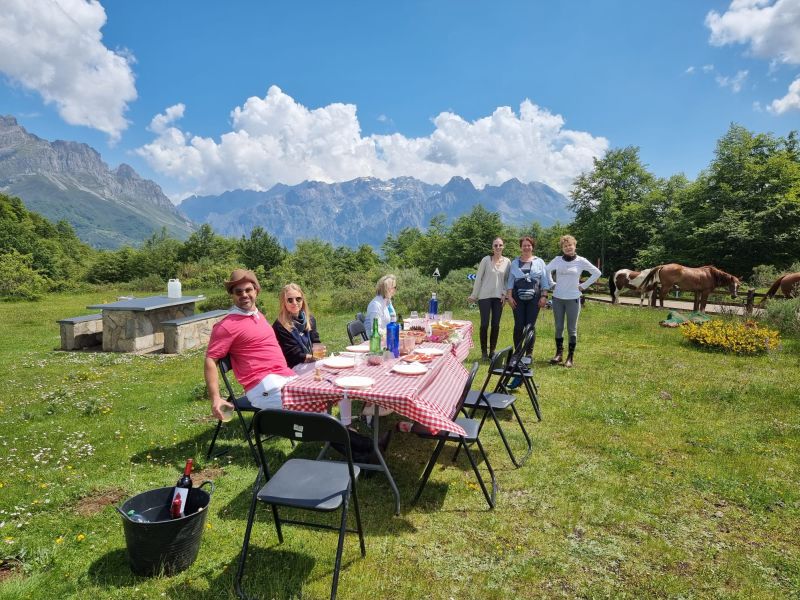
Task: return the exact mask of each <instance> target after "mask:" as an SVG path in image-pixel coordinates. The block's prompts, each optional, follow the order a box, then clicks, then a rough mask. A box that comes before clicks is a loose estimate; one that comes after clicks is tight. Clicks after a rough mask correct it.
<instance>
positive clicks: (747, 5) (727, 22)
mask: <svg viewBox="0 0 800 600" xmlns="http://www.w3.org/2000/svg"><path fill="white" fill-rule="evenodd" d="M706 26H707V27H708V28H709V29H710V30H711V43H712V44H713V45H715V46H724V45H727V44H749V47H750V51H751V52H752V53H753V55H755V56H758V57H760V58H765V59H771V58H775V59H777V60H779V61H781V62H783V63H789V64H800V33H799V32H800V0H777V1H776V2H773V1H772V0H733V2H731V5H730V7H729V8H728V10H727V11H725V12H724V13H722V14H720V13H718V12H716V11H713V10H712V11H711V12H709V13H708V14H707V15H706Z"/></svg>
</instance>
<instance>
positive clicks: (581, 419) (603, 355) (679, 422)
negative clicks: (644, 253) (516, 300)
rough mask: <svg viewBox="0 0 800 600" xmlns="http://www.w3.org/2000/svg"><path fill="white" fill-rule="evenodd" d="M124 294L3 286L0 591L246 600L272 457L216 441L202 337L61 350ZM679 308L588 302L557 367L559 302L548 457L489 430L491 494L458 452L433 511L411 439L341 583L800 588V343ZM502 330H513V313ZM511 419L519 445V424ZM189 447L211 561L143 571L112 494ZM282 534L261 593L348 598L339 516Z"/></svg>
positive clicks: (371, 487) (364, 490)
mask: <svg viewBox="0 0 800 600" xmlns="http://www.w3.org/2000/svg"><path fill="white" fill-rule="evenodd" d="M116 295H117V294H116V293H115V292H114V291H109V292H107V293H105V294H101V293H94V294H85V295H78V296H58V295H55V296H49V297H47V298H46V299H45V300H43V301H41V302H39V303H2V304H0V323H2V327H0V359H1V363H0V364H2V367H0V369H2V372H1V373H0V382H1V383H0V386H2V387H1V388H0V389H2V394H0V412H1V413H2V419H0V542H2V544H1V545H0V548H1V550H0V558H2V559H3V563H2V566H0V598H3V599H12V598H13V599H17V598H31V599H34V600H43V599H51V598H52V599H55V598H59V599H62V598H93V599H95V600H101V599H102V600H104V599H116V598H152V599H160V598H176V599H177V598H196V599H218V598H233V597H235V595H234V593H233V589H232V582H233V575H234V572H235V570H236V564H237V560H238V554H239V549H240V547H241V542H242V536H243V533H244V526H245V522H246V513H247V507H248V502H249V495H250V491H251V486H252V483H253V480H254V478H255V473H256V471H255V468H254V465H253V463H252V458H251V457H250V455H249V452H248V451H247V448H246V446H245V445H244V443H243V442H241V441H239V438H238V437H237V435H236V433H237V432H236V430H235V429H234V428H233V427H228V428H227V434H228V436H227V438H226V439H225V440H223V442H222V445H223V446H228V447H230V449H231V451H230V452H229V453H228V454H226V455H225V456H224V457H222V458H221V459H219V460H217V461H205V459H204V456H205V449H206V447H207V445H208V442H209V440H210V436H211V432H212V425H213V423H212V421H211V420H210V418H209V407H208V402H207V400H205V398H204V389H203V382H202V366H201V365H202V359H203V354H202V352H196V353H192V354H188V355H183V356H163V355H152V356H131V355H117V354H103V353H90V352H76V353H63V352H59V351H54V348H56V347H57V346H58V344H59V336H58V326H57V325H56V323H55V320H56V319H58V318H61V317H66V316H73V315H77V314H84V313H86V312H89V311H87V310H85V309H84V307H85V306H86V305H87V304H91V303H95V302H99V301H104V300H111V299H114V297H115V296H116ZM268 312H269V315H270V316H274V314H275V311H274V306H269V305H268ZM665 315H666V311H663V310H649V309H643V310H640V309H638V308H635V307H616V306H615V307H612V306H609V305H604V304H596V303H590V304H589V305H588V306H587V307H586V309H585V310H584V312H583V313H582V315H581V326H580V335H581V338H580V342H579V346H578V352H577V354H576V367H575V368H574V369H572V370H567V369H564V368H562V367H550V366H549V365H547V364H546V363H547V359H548V358H549V357H550V356H551V355H552V351H553V343H552V337H553V325H552V315H551V314H550V313H549V312H548V311H545V312H543V313H542V314H541V316H540V320H539V326H538V336H539V337H538V342H537V346H536V352H535V358H536V369H537V371H536V380H537V382H538V384H539V388H540V390H541V405H542V411H543V416H544V420H543V421H542V422H541V423H536V421H535V418H534V415H533V410H532V408H531V406H530V402H529V401H528V400H527V397H525V396H524V394H523V395H521V396H520V400H519V403H518V404H519V406H520V408H521V409H522V415H523V418H524V419H525V422H526V424H527V425H528V426H529V430H530V431H531V433H532V437H533V441H534V453H533V455H532V456H531V458H530V460H529V461H528V462H527V463H526V464H525V465H524V466H523V467H522V468H520V469H515V468H513V466H512V465H511V462H510V460H509V458H508V456H507V454H506V453H505V450H504V449H503V447H502V444H501V443H500V440H499V436H498V435H497V433H496V431H495V430H494V428H493V426H488V427H487V428H486V429H485V431H484V433H483V434H482V439H483V440H484V443H485V444H486V446H487V450H488V452H489V456H490V458H491V460H492V463H493V465H494V467H495V469H496V471H497V476H498V482H499V487H500V489H499V494H498V507H497V509H496V510H494V511H489V510H487V507H486V504H485V501H484V499H483V496H482V494H481V492H480V490H479V489H478V488H477V485H476V484H475V482H474V478H473V475H472V472H471V470H470V469H469V466H468V463H467V462H466V459H465V458H464V457H463V456H462V457H460V458H459V461H458V462H457V463H455V464H453V463H451V462H450V460H449V457H450V454H449V453H446V454H443V457H442V459H440V464H439V466H438V467H437V468H436V469H435V470H434V473H433V475H432V477H431V481H430V483H429V484H428V488H427V489H426V491H425V493H424V494H423V497H422V500H421V501H420V503H419V504H418V505H416V506H412V505H411V504H410V500H411V497H412V496H413V494H414V492H415V490H416V482H417V478H418V477H419V475H420V473H421V470H422V468H423V466H424V464H425V460H426V459H427V456H428V453H429V452H430V450H431V443H430V442H424V441H422V440H418V439H416V438H413V437H411V436H408V435H403V434H399V433H398V434H396V435H395V436H394V440H393V442H392V444H391V446H390V448H389V452H388V455H387V460H388V462H389V465H390V467H391V468H392V470H393V473H394V475H395V477H396V480H397V483H398V485H399V487H400V491H401V497H402V502H403V505H402V513H401V515H400V516H399V517H396V516H394V514H393V498H392V495H391V492H390V490H389V487H388V485H387V484H386V482H385V480H384V479H382V478H381V477H380V476H377V477H372V478H369V479H365V480H362V481H361V482H360V483H359V490H360V498H361V500H362V511H363V520H364V524H365V528H366V536H367V537H366V544H367V557H366V558H365V559H362V558H361V557H360V554H359V552H358V543H357V539H356V537H355V536H348V539H347V541H346V543H345V552H344V558H343V570H342V575H341V580H340V584H339V597H340V598H354V599H355V598H357V599H362V600H363V599H365V598H430V599H443V600H445V599H449V598H489V599H493V598H497V599H500V598H514V597H516V598H539V597H541V598H553V597H565V598H573V597H581V598H600V597H613V598H786V597H800V546H799V545H798V543H797V540H798V539H800V461H798V458H797V457H798V450H800V377H798V373H799V372H800V370H799V369H798V367H800V342H798V341H797V340H784V342H783V346H782V348H781V350H780V351H778V352H775V353H773V354H771V355H768V356H761V357H756V358H744V357H736V356H730V355H725V354H719V353H709V352H703V351H700V350H697V349H695V348H693V347H691V346H689V345H687V344H686V343H685V342H684V341H683V340H682V338H681V334H680V332H679V331H677V330H670V329H663V328H660V327H658V321H659V320H660V319H662V318H663V317H664V316H665ZM477 316H478V315H477V313H476V312H467V311H463V312H457V313H456V317H462V318H471V319H473V320H477ZM349 318H351V316H350V315H349V314H347V315H343V314H336V315H332V314H324V313H322V314H319V315H318V319H319V325H320V330H321V335H322V338H323V341H325V342H326V343H327V344H328V347H329V349H334V350H336V349H341V348H342V347H343V346H344V345H345V343H346V340H345V337H346V336H345V327H344V324H345V322H346V321H347V320H348V319H349ZM476 325H477V323H476ZM502 326H503V330H502V336H501V342H503V343H509V342H510V336H511V328H512V319H511V314H510V312H508V311H507V313H506V314H505V315H504V319H503V325H502ZM476 343H477V332H476ZM478 355H479V351H478V350H477V349H474V350H473V353H472V356H471V359H474V358H477V356H478ZM484 375H485V365H484V366H482V369H481V372H480V373H479V378H482V377H483V376H484ZM506 431H507V432H508V433H509V434H510V436H511V438H512V442H513V443H515V444H516V447H517V448H520V449H521V447H522V446H521V445H522V437H521V435H518V434H517V431H516V430H515V427H514V425H513V423H511V422H510V421H509V422H507V424H506ZM277 449H279V450H281V451H283V452H285V453H289V452H292V449H291V447H290V446H289V445H288V443H283V442H280V443H277ZM296 452H298V453H299V454H303V455H311V454H313V451H312V450H311V449H308V448H306V449H302V448H301V449H299V450H296ZM190 456H191V457H194V458H195V461H196V467H197V469H198V472H196V473H195V474H194V480H195V483H196V484H197V483H200V482H202V481H203V480H204V479H213V480H214V482H215V485H216V491H215V493H214V495H213V498H212V502H211V506H210V514H209V515H208V526H207V529H206V531H205V532H204V535H203V542H202V546H201V549H200V554H199V556H198V559H197V561H196V563H195V564H194V565H193V566H192V567H191V568H190V569H189V570H187V571H185V572H183V573H181V574H178V575H175V576H173V577H169V578H167V577H156V578H138V577H134V576H133V575H132V574H131V572H130V570H129V569H128V566H127V562H126V558H125V541H124V537H123V532H122V525H121V520H120V517H119V516H118V514H117V513H116V511H115V510H114V509H113V506H112V504H114V503H117V504H119V503H121V501H123V500H124V499H126V498H128V497H130V496H132V495H134V494H136V493H138V492H141V491H144V490H147V489H151V488H155V487H162V486H166V485H171V484H173V483H174V481H175V480H176V479H177V477H178V475H179V470H180V468H181V466H182V465H183V462H184V461H185V459H186V458H187V457H190ZM284 535H285V537H286V541H285V543H284V544H283V545H278V544H277V537H276V535H275V531H274V527H273V526H272V521H271V517H270V516H269V514H268V511H266V510H265V511H262V512H261V513H260V517H259V519H258V520H257V523H256V526H255V529H254V537H253V541H252V545H251V548H252V554H251V556H250V558H249V560H248V569H249V576H248V577H247V578H246V582H245V587H246V589H247V590H248V591H249V592H250V593H251V594H253V595H256V596H258V597H260V598H290V597H302V598H326V597H328V594H329V590H330V581H331V572H332V566H333V558H334V553H335V543H336V534H335V533H332V532H322V531H315V530H310V529H305V528H297V527H292V526H287V527H286V528H285V529H284Z"/></svg>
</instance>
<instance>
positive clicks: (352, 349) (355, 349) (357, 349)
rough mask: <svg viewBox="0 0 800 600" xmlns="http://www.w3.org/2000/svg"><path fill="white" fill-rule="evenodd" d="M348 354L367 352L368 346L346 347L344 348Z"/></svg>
mask: <svg viewBox="0 0 800 600" xmlns="http://www.w3.org/2000/svg"><path fill="white" fill-rule="evenodd" d="M345 350H347V351H348V352H369V344H358V345H357V346H348V347H347V348H345Z"/></svg>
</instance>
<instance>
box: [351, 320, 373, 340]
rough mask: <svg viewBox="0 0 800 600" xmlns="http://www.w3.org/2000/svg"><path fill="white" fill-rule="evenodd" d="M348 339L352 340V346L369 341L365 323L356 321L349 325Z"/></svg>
mask: <svg viewBox="0 0 800 600" xmlns="http://www.w3.org/2000/svg"><path fill="white" fill-rule="evenodd" d="M347 337H349V338H350V343H351V344H358V343H360V342H365V341H367V340H368V339H369V336H368V335H367V329H366V327H364V322H363V321H359V320H358V319H355V320H354V321H350V322H349V323H348V324H347Z"/></svg>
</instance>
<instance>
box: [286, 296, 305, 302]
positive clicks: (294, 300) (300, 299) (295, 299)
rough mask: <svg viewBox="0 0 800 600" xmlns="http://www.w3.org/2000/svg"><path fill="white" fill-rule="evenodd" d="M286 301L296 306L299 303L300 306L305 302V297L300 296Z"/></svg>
mask: <svg viewBox="0 0 800 600" xmlns="http://www.w3.org/2000/svg"><path fill="white" fill-rule="evenodd" d="M286 301H287V302H288V303H289V304H294V303H295V302H297V303H298V304H300V303H301V302H302V301H303V297H302V296H298V297H297V298H287V299H286Z"/></svg>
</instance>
